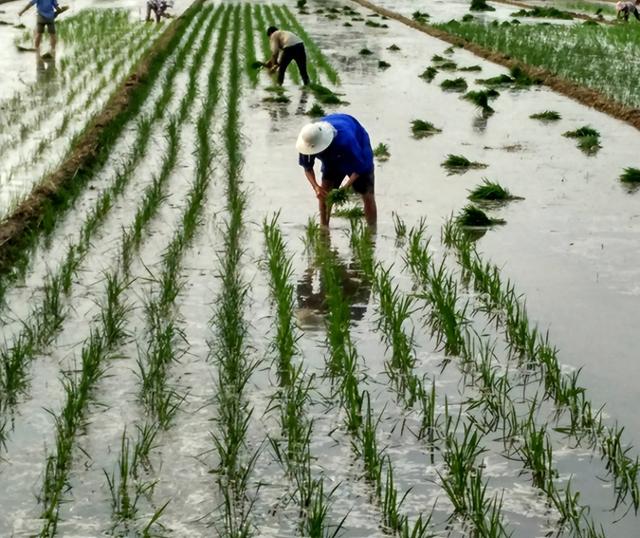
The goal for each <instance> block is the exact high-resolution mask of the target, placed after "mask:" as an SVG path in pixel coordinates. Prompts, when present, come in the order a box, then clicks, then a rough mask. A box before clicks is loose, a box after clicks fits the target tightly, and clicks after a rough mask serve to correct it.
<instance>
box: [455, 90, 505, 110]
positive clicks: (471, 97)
mask: <svg viewBox="0 0 640 538" xmlns="http://www.w3.org/2000/svg"><path fill="white" fill-rule="evenodd" d="M498 95H500V94H499V93H498V92H496V91H495V90H482V91H472V92H467V93H465V94H464V96H463V98H464V99H466V100H467V101H470V102H472V103H473V104H474V105H476V107H478V108H480V109H481V110H482V112H483V113H484V114H485V115H489V114H493V113H494V112H495V111H494V110H493V108H491V107H490V106H489V99H492V98H495V97H497V96H498Z"/></svg>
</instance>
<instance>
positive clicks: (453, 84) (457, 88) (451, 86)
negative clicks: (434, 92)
mask: <svg viewBox="0 0 640 538" xmlns="http://www.w3.org/2000/svg"><path fill="white" fill-rule="evenodd" d="M440 87H441V88H442V89H443V90H445V91H449V92H463V91H465V90H466V89H467V81H466V80H465V79H463V78H460V77H459V78H454V79H446V80H443V81H442V82H441V83H440Z"/></svg>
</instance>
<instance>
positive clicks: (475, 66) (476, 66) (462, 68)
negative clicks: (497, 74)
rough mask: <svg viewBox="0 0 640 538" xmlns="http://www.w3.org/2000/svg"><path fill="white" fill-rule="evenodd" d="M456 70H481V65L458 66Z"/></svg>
mask: <svg viewBox="0 0 640 538" xmlns="http://www.w3.org/2000/svg"><path fill="white" fill-rule="evenodd" d="M458 71H467V72H471V71H482V67H480V66H479V65H467V66H464V67H458Z"/></svg>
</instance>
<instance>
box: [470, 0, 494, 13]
mask: <svg viewBox="0 0 640 538" xmlns="http://www.w3.org/2000/svg"><path fill="white" fill-rule="evenodd" d="M495 10H496V8H494V7H491V6H490V5H489V4H487V0H471V5H470V6H469V11H495Z"/></svg>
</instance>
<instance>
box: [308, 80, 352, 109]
mask: <svg viewBox="0 0 640 538" xmlns="http://www.w3.org/2000/svg"><path fill="white" fill-rule="evenodd" d="M306 88H308V89H309V90H310V91H311V92H313V95H314V96H315V98H316V99H317V100H318V101H320V103H322V104H323V105H339V104H341V103H342V102H343V101H342V100H341V99H340V97H338V95H336V94H335V93H333V91H332V90H330V89H329V88H326V87H325V86H322V85H321V84H314V83H311V84H309V85H308V86H306Z"/></svg>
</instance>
